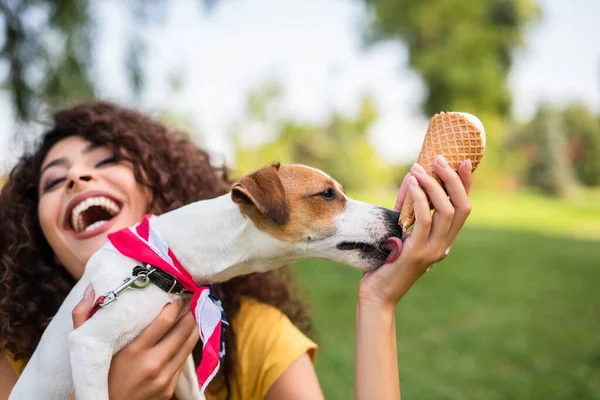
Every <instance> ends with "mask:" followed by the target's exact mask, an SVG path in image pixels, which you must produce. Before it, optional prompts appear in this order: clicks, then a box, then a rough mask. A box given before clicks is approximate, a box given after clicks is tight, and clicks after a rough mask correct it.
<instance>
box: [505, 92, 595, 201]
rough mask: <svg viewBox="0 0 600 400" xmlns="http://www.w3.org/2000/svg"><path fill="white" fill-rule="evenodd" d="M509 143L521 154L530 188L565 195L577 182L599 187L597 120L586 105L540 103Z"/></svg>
mask: <svg viewBox="0 0 600 400" xmlns="http://www.w3.org/2000/svg"><path fill="white" fill-rule="evenodd" d="M509 146H510V147H511V149H518V150H519V151H520V152H521V154H522V155H523V158H524V159H525V168H524V173H525V176H526V179H527V181H526V183H527V184H529V185H531V186H533V187H536V188H539V189H542V190H543V191H545V192H547V193H550V194H555V195H562V196H565V195H568V194H570V192H571V191H572V190H573V189H574V188H575V186H576V183H581V184H583V185H585V186H590V187H591V186H600V123H599V121H598V118H597V117H596V116H595V115H594V114H593V113H592V112H591V111H590V110H589V109H588V108H586V107H585V106H582V105H577V104H574V105H569V106H567V107H565V108H563V109H557V108H552V107H549V106H546V105H542V106H540V107H539V109H538V112H537V113H536V115H535V116H534V117H533V118H532V120H531V121H529V122H528V123H526V124H523V125H521V126H519V127H518V128H517V129H516V132H515V134H514V135H513V137H511V138H510V140H509Z"/></svg>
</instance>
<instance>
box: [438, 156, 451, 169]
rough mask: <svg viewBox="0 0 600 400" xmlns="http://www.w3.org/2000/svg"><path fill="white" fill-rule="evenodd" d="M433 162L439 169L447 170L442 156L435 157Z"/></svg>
mask: <svg viewBox="0 0 600 400" xmlns="http://www.w3.org/2000/svg"><path fill="white" fill-rule="evenodd" d="M435 161H436V162H437V163H438V164H439V165H440V167H442V168H448V162H447V161H446V159H445V158H444V156H437V157H436V159H435Z"/></svg>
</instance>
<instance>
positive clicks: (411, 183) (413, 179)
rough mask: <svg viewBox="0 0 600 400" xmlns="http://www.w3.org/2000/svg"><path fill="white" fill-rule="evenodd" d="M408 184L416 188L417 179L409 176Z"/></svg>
mask: <svg viewBox="0 0 600 400" xmlns="http://www.w3.org/2000/svg"><path fill="white" fill-rule="evenodd" d="M408 184H409V185H412V186H418V185H419V182H418V181H417V178H415V177H414V176H410V177H409V178H408Z"/></svg>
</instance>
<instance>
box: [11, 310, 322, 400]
mask: <svg viewBox="0 0 600 400" xmlns="http://www.w3.org/2000/svg"><path fill="white" fill-rule="evenodd" d="M232 325H233V327H234V330H235V341H236V350H237V357H236V361H235V366H234V372H233V376H231V378H230V386H231V393H230V399H231V400H254V399H264V398H265V396H266V394H267V392H268V391H269V389H270V388H271V386H272V385H273V383H275V381H276V380H277V379H278V378H279V377H280V376H281V375H282V374H283V372H284V371H285V370H286V369H287V368H288V367H289V366H290V365H291V364H292V363H293V362H294V361H295V360H297V359H298V357H300V356H301V355H302V354H304V353H306V352H308V354H309V356H310V358H311V360H312V361H313V362H314V360H315V355H316V351H317V345H316V344H315V343H314V342H313V341H311V340H310V339H309V338H307V337H306V336H305V335H304V334H303V333H302V332H301V331H300V330H299V329H298V328H296V326H294V324H292V322H291V321H290V320H289V319H288V318H287V317H286V316H285V315H284V314H283V313H282V312H281V311H280V310H278V309H277V308H275V307H272V306H269V305H266V304H264V303H260V302H258V301H256V300H253V299H244V300H243V301H242V303H241V306H240V312H239V314H238V316H237V317H236V319H235V321H233V324H232ZM7 356H8V360H9V361H10V363H11V365H12V367H13V369H14V370H15V372H16V373H17V374H18V375H19V374H21V372H23V369H24V368H25V362H23V361H20V362H15V360H14V359H13V358H12V356H11V354H10V353H7ZM223 394H224V393H223ZM221 397H222V396H220V395H217V396H214V395H211V393H206V399H207V400H217V399H219V398H221Z"/></svg>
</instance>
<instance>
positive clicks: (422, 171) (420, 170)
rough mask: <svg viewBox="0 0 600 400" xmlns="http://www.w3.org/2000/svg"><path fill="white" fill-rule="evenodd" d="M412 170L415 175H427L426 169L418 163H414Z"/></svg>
mask: <svg viewBox="0 0 600 400" xmlns="http://www.w3.org/2000/svg"><path fill="white" fill-rule="evenodd" d="M412 170H413V172H414V173H417V174H425V173H426V172H425V169H423V167H421V166H420V165H419V164H418V163H414V164H413V166H412Z"/></svg>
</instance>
